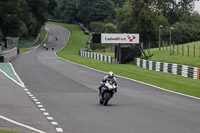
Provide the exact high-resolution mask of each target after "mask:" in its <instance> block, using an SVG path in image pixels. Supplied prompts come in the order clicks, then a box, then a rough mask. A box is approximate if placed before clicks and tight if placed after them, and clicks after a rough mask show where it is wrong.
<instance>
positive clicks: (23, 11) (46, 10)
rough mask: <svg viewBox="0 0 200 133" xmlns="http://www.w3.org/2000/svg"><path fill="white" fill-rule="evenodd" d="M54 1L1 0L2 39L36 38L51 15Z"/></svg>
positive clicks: (0, 24)
mask: <svg viewBox="0 0 200 133" xmlns="http://www.w3.org/2000/svg"><path fill="white" fill-rule="evenodd" d="M55 6H56V1H55V0H15V1H13V0H3V1H0V12H1V14H0V29H1V31H2V34H3V36H4V37H6V36H13V37H15V36H17V37H22V38H25V37H29V36H36V35H37V34H38V33H39V30H40V28H41V26H43V25H44V24H45V22H46V21H47V18H48V14H53V12H54V9H55Z"/></svg>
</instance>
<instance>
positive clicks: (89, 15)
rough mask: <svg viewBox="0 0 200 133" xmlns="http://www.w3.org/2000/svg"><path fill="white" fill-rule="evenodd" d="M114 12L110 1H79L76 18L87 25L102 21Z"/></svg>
mask: <svg viewBox="0 0 200 133" xmlns="http://www.w3.org/2000/svg"><path fill="white" fill-rule="evenodd" d="M112 12H114V9H113V5H112V3H111V1H110V0H87V1H86V0H81V1H80V5H79V13H78V17H79V18H80V21H81V22H83V23H84V24H86V25H88V24H89V23H90V22H94V21H102V20H104V19H105V18H106V17H108V16H109V14H111V13H112Z"/></svg>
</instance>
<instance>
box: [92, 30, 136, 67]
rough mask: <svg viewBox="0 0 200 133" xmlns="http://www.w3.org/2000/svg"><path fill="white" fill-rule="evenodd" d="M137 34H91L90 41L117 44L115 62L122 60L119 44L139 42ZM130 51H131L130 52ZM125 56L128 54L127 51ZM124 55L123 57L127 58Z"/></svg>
mask: <svg viewBox="0 0 200 133" xmlns="http://www.w3.org/2000/svg"><path fill="white" fill-rule="evenodd" d="M139 40H140V39H139V34H131V33H124V34H118V33H116V34H115V33H112V34H111V33H102V34H92V42H93V43H99V44H118V47H117V50H116V51H115V55H116V56H115V57H116V58H117V64H119V63H121V60H122V55H121V54H122V53H121V52H122V46H121V44H139V43H140V42H139ZM131 53H132V52H131ZM126 56H127V57H128V56H130V54H128V53H127V55H126ZM127 57H125V58H127Z"/></svg>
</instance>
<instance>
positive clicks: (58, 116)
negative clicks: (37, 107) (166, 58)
mask: <svg viewBox="0 0 200 133" xmlns="http://www.w3.org/2000/svg"><path fill="white" fill-rule="evenodd" d="M47 28H48V29H49V30H48V38H47V40H46V43H47V44H48V45H51V44H55V45H56V50H59V49H61V48H62V47H63V46H64V45H65V44H66V41H67V39H68V36H69V33H68V30H66V29H65V28H63V27H60V26H56V25H51V24H47ZM56 35H58V36H59V40H58V41H55V36H56ZM56 50H55V51H52V50H50V49H49V51H45V50H44V49H42V47H39V48H38V49H37V50H35V51H32V52H30V53H27V54H24V55H20V56H18V57H17V58H16V59H15V60H14V61H13V62H12V64H13V65H14V68H15V69H16V71H17V73H18V74H19V76H20V77H21V79H22V81H23V82H24V83H25V85H26V87H27V88H28V89H29V90H30V91H31V92H32V93H33V94H34V96H36V98H37V99H39V101H40V102H41V103H42V104H43V105H44V107H45V108H46V109H47V111H48V112H49V113H50V115H51V116H52V117H53V118H54V120H55V121H57V122H58V124H59V126H60V127H62V128H63V130H64V132H65V133H122V132H123V133H200V128H199V125H200V102H199V100H197V99H193V98H188V97H185V96H180V95H177V94H173V93H170V92H166V91H162V90H159V89H157V88H154V87H150V86H147V85H144V84H140V83H137V82H134V81H130V80H126V79H122V78H119V77H117V80H118V84H119V89H118V90H119V91H118V93H117V94H116V95H115V96H114V98H113V99H112V100H111V101H110V102H109V105H108V106H106V107H104V106H101V105H99V103H98V96H97V87H98V86H99V82H100V80H101V79H102V78H103V76H104V75H105V74H104V73H101V72H97V71H94V70H91V69H88V68H85V67H82V66H79V65H76V64H73V63H70V62H67V61H63V60H61V59H59V58H58V57H56V56H55V52H56ZM163 82H164V81H163Z"/></svg>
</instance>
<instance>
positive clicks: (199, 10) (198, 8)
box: [194, 1, 200, 13]
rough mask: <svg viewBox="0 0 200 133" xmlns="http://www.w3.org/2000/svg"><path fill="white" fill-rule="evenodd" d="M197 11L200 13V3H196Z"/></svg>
mask: <svg viewBox="0 0 200 133" xmlns="http://www.w3.org/2000/svg"><path fill="white" fill-rule="evenodd" d="M194 10H195V11H198V12H199V13H200V1H197V2H195V9H194Z"/></svg>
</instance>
